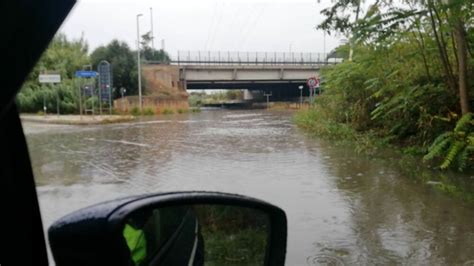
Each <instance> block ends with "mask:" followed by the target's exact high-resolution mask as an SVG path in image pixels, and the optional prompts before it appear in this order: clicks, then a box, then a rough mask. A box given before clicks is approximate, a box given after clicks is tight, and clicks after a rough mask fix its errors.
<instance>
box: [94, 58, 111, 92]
mask: <svg viewBox="0 0 474 266" xmlns="http://www.w3.org/2000/svg"><path fill="white" fill-rule="evenodd" d="M97 68H98V71H99V88H100V95H101V97H100V98H101V100H102V101H107V100H110V97H111V88H112V71H111V70H112V69H111V66H110V63H109V62H107V61H105V60H103V61H101V62H100V63H99V66H98V67H97Z"/></svg>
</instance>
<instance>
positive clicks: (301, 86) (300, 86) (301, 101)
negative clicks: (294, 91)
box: [298, 85, 303, 108]
mask: <svg viewBox="0 0 474 266" xmlns="http://www.w3.org/2000/svg"><path fill="white" fill-rule="evenodd" d="M298 89H300V108H301V107H303V85H299V86H298Z"/></svg>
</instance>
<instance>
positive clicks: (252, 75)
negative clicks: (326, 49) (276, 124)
mask: <svg viewBox="0 0 474 266" xmlns="http://www.w3.org/2000/svg"><path fill="white" fill-rule="evenodd" d="M176 59H177V60H174V61H172V64H175V65H178V67H179V79H180V81H181V82H182V83H183V84H184V86H185V88H186V89H187V90H212V89H219V90H226V89H244V90H248V91H249V92H250V93H251V94H259V92H260V94H262V93H263V92H265V93H271V94H272V96H271V98H272V100H293V99H297V98H299V97H300V90H299V88H298V87H299V86H301V85H303V86H304V89H303V96H309V88H308V87H307V85H306V81H307V79H308V78H310V77H319V71H320V69H321V67H323V66H324V65H327V64H334V63H336V62H332V61H328V59H327V58H326V55H323V54H317V53H264V52H263V53H242V52H234V53H230V52H228V53H225V52H192V53H191V52H178V57H177V58H176ZM247 94H248V93H247Z"/></svg>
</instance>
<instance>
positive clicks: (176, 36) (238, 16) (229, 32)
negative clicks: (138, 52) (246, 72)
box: [60, 0, 344, 55]
mask: <svg viewBox="0 0 474 266" xmlns="http://www.w3.org/2000/svg"><path fill="white" fill-rule="evenodd" d="M321 2H322V3H318V1H317V0H296V1H291V0H276V1H259V0H220V1H218V0H154V1H152V0H133V1H132V0H128V1H126V0H82V1H81V0H79V1H78V3H77V4H76V6H75V8H74V9H73V10H72V12H71V13H70V14H69V17H68V18H67V20H66V21H65V22H64V24H63V26H62V28H61V30H60V31H61V32H63V33H66V35H67V36H68V37H71V38H79V37H80V36H81V34H82V33H83V34H84V37H85V39H86V40H87V42H88V43H89V47H90V50H93V49H94V48H96V47H97V46H99V45H103V44H107V43H108V42H110V41H111V40H112V39H119V40H123V41H125V42H127V43H128V44H129V45H130V47H132V48H133V49H135V47H136V39H137V24H136V15H137V14H139V13H142V14H143V16H142V17H141V18H140V34H144V33H146V32H147V31H150V25H151V23H150V7H151V8H153V20H154V35H155V47H156V48H160V47H161V39H164V40H165V49H166V50H167V51H168V52H169V53H171V54H172V55H175V54H176V53H177V51H178V50H180V51H187V50H192V51H197V50H202V51H204V50H206V51H207V50H212V51H219V50H220V51H267V52H286V51H289V50H290V49H291V50H292V51H293V52H323V50H324V44H323V43H324V41H323V40H324V34H323V32H322V31H318V30H316V29H315V25H317V24H318V22H320V21H322V19H323V18H322V15H321V14H320V13H319V11H320V10H321V9H322V8H324V7H326V6H327V5H328V4H329V3H330V1H329V0H328V1H324V0H323V1H321ZM324 2H326V3H324ZM342 38H344V37H343V36H326V52H329V51H330V50H331V49H333V48H335V47H336V46H337V45H338V44H339V41H340V39H342Z"/></svg>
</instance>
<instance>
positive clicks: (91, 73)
mask: <svg viewBox="0 0 474 266" xmlns="http://www.w3.org/2000/svg"><path fill="white" fill-rule="evenodd" d="M76 77H78V78H95V77H97V72H95V71H87V70H78V71H76Z"/></svg>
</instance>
